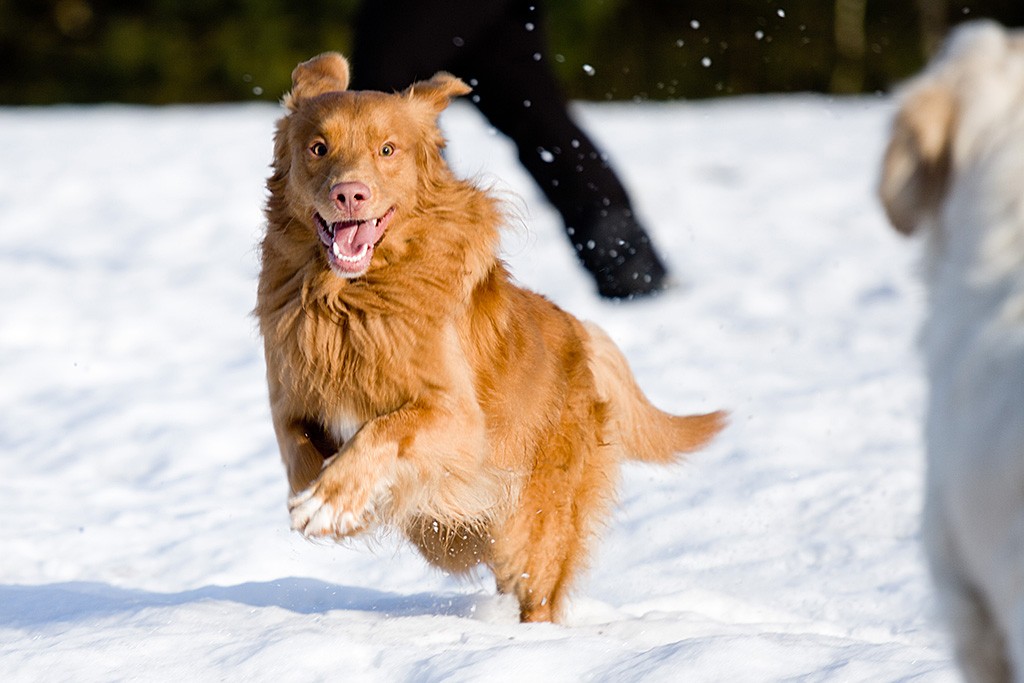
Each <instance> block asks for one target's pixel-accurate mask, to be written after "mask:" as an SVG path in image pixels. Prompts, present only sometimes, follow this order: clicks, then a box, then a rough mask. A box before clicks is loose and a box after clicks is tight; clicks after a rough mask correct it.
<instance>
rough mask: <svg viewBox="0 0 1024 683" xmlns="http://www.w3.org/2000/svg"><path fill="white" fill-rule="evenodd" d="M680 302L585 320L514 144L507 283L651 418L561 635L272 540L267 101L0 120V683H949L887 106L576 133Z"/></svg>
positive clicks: (693, 106) (505, 164)
mask: <svg viewBox="0 0 1024 683" xmlns="http://www.w3.org/2000/svg"><path fill="white" fill-rule="evenodd" d="M578 113H579V115H580V117H581V118H582V119H583V120H584V121H585V123H586V124H587V126H588V127H589V129H590V130H591V132H592V133H593V134H594V136H595V137H596V138H597V139H599V140H600V142H601V143H602V145H603V146H604V148H605V149H606V150H607V151H608V153H609V154H610V156H611V157H612V159H613V160H614V161H615V163H616V164H617V166H618V168H619V170H620V171H621V173H622V175H623V176H624V178H625V179H626V182H627V184H628V185H629V187H630V189H631V191H632V192H633V194H634V197H635V200H636V203H637V205H638V209H639V211H640V212H641V213H642V215H643V216H644V217H645V219H646V220H647V222H648V223H649V225H650V229H651V232H652V233H653V234H654V236H655V238H656V240H657V242H658V244H660V245H661V247H662V249H663V251H664V253H665V255H666V258H667V260H668V261H669V262H670V263H671V266H672V268H673V270H674V271H675V273H676V274H677V276H678V278H679V280H680V286H679V287H677V288H676V289H675V290H673V291H671V292H670V293H668V294H666V295H664V296H662V297H660V298H658V299H657V300H654V301H645V302H636V303H631V304H624V305H615V304H610V303H605V302H602V301H599V300H598V299H597V298H596V297H595V296H593V295H592V293H591V287H590V283H589V282H588V280H587V279H586V277H585V276H584V274H583V272H582V271H581V270H580V269H579V268H577V266H576V265H575V264H574V261H573V258H572V254H571V252H570V249H569V246H568V242H567V241H566V240H565V238H564V237H563V236H562V234H561V231H560V228H559V226H558V223H557V221H556V218H555V214H554V213H553V212H552V210H551V209H550V208H548V207H547V206H546V205H545V204H544V203H543V202H542V200H541V198H540V195H539V193H538V191H537V190H536V188H535V187H533V185H532V184H531V182H530V180H529V179H528V177H527V176H526V175H525V174H524V172H523V171H522V170H521V169H520V167H519V166H518V165H517V162H516V160H515V156H514V154H513V151H512V149H511V147H510V145H509V144H508V142H507V141H506V140H504V139H503V138H501V137H500V136H498V135H496V134H494V133H493V131H490V130H489V129H488V128H487V126H486V125H485V124H484V123H483V122H482V121H481V120H480V119H479V117H478V115H477V114H476V112H475V111H474V110H473V109H472V108H470V107H469V106H467V105H466V104H465V103H459V104H457V105H456V106H455V107H454V108H453V109H452V110H451V111H449V112H448V114H446V117H445V127H446V130H447V131H448V134H449V138H450V140H451V147H450V152H451V154H450V158H451V159H452V161H453V163H454V164H455V166H456V167H457V168H458V169H459V170H460V172H464V173H466V174H472V175H477V176H479V177H480V178H481V179H482V181H483V182H485V183H490V184H493V185H494V186H495V187H496V188H497V189H498V190H499V191H503V192H508V193H511V194H513V195H514V196H516V197H518V199H516V200H515V201H516V202H517V204H518V206H519V212H520V214H521V218H522V220H521V221H520V224H519V225H518V226H516V227H515V228H513V229H512V230H511V231H510V232H509V235H508V239H507V242H506V254H507V258H508V260H509V262H510V263H511V264H512V268H513V271H514V272H515V273H516V275H517V277H518V278H519V280H520V281H521V282H523V283H524V284H525V285H527V286H529V287H532V288H534V289H537V290H539V291H541V292H543V293H545V294H546V295H548V296H549V297H550V298H552V299H553V300H555V301H556V302H557V303H559V304H560V305H562V306H563V307H565V308H567V309H568V310H570V311H572V312H574V313H575V314H577V315H578V316H580V317H584V318H588V319H592V320H595V321H597V322H599V323H600V324H601V325H603V326H604V327H605V328H606V329H607V330H608V331H609V333H610V334H611V335H612V336H613V337H614V338H615V339H616V340H617V341H618V342H619V343H620V345H621V346H622V347H623V349H624V350H625V352H626V354H627V356H628V357H629V358H630V360H631V362H632V363H633V366H634V368H635V370H636V372H637V374H638V376H639V379H640V383H641V384H642V385H643V386H644V387H645V388H646V389H647V391H648V393H649V394H650V395H651V397H652V398H653V399H654V400H655V401H656V402H657V403H659V404H660V405H661V406H663V407H665V408H668V409H672V410H675V411H677V412H684V411H702V410H710V409H714V408H718V407H726V408H728V409H730V410H731V411H732V413H733V421H732V424H731V426H730V428H729V430H728V431H727V432H726V433H724V435H723V436H722V437H721V438H720V439H718V440H717V441H716V442H715V443H714V445H713V446H712V447H711V448H709V449H708V450H706V451H704V452H701V453H699V454H696V455H694V456H693V457H691V458H690V459H689V460H688V461H687V463H686V464H683V465H680V466H676V467H671V468H655V467H651V466H641V465H629V466H627V467H626V470H625V477H624V480H623V484H622V487H621V505H620V506H619V507H618V509H617V510H616V512H615V515H614V517H613V518H612V519H611V520H610V522H609V524H608V527H607V530H606V533H605V534H604V536H603V540H602V542H601V543H600V544H598V545H597V549H596V553H595V556H594V558H593V563H592V569H591V571H590V572H589V574H587V575H586V577H585V578H584V579H583V580H582V581H581V582H580V584H579V586H578V590H577V591H576V593H575V597H574V599H573V601H572V604H571V609H570V615H569V623H568V624H567V625H564V626H554V625H528V626H524V625H520V624H518V623H517V621H516V610H515V606H514V605H513V604H510V603H509V602H508V601H507V600H502V599H498V598H496V597H495V596H494V591H493V585H492V581H491V578H490V576H488V575H486V574H481V575H480V576H479V577H477V578H476V579H475V580H471V581H468V582H467V581H460V580H457V579H454V578H451V577H446V576H443V575H441V574H440V573H438V572H437V571H435V570H432V569H430V568H429V567H427V566H426V565H425V563H424V562H423V561H422V560H420V559H419V557H418V556H417V555H416V554H415V553H413V552H412V551H410V550H409V549H408V548H406V547H404V546H403V545H402V544H401V543H399V542H397V541H395V540H392V539H387V538H385V539H381V540H379V541H377V542H374V543H372V544H370V545H366V544H362V543H356V544H354V545H353V546H352V547H342V546H336V545H327V544H320V545H318V544H313V543H310V542H307V541H305V540H303V539H302V538H301V537H300V536H298V535H297V534H294V533H291V532H290V531H289V530H288V518H287V515H286V509H285V497H286V486H285V479H284V475H283V471H282V467H281V465H280V462H279V459H278V454H277V450H276V445H275V442H274V438H273V434H272V431H271V426H270V421H269V417H268V408H267V404H266V388H265V384H264V378H263V360H262V355H261V348H260V341H259V339H258V338H257V335H256V332H255V324H254V321H253V319H252V318H251V317H250V316H249V311H250V310H251V308H252V306H253V304H254V299H255V278H256V270H257V252H256V245H257V243H258V240H259V239H260V236H261V230H262V214H261V211H262V204H263V201H264V196H265V195H264V189H263V182H264V179H265V176H266V175H267V172H268V168H267V165H268V162H269V160H270V152H271V139H270V138H271V131H272V125H273V121H274V120H275V118H276V117H277V116H278V114H279V112H278V110H277V108H276V107H273V106H264V105H248V106H223V107H209V108H166V109H145V108H131V107H95V108H72V107H57V108H47V109H0V150H2V153H0V520H2V524H0V680H4V681H39V680H47V681H63V680H67V681H106V680H153V681H167V680H189V681H192V680H198V681H205V680H218V681H219V680H264V681H313V680H332V681H341V680H358V681H478V680H479V681H483V680H487V681H527V680H538V681H579V680H597V681H730V682H732V681H777V680H790V679H796V680H806V681H896V680H927V681H949V680H954V679H955V671H954V668H953V664H952V662H951V658H950V654H949V652H948V649H947V647H946V642H945V638H944V635H943V633H942V630H941V628H940V627H939V626H937V625H936V623H935V621H934V619H933V613H934V605H933V600H932V596H931V592H930V589H929V585H928V581H927V575H926V571H925V568H924V565H923V562H922V557H921V551H920V548H919V534H918V510H919V507H920V504H921V476H922V466H923V463H922V453H921V440H920V435H919V431H920V430H919V427H918V423H919V419H920V416H921V412H922V399H923V382H922V379H921V376H920V365H919V362H918V360H917V356H916V352H915V348H914V339H915V335H916V329H917V326H918V322H919V320H920V317H921V306H922V299H923V293H922V288H921V287H920V286H919V285H918V283H917V280H916V277H915V275H914V270H915V262H916V254H917V251H918V246H917V245H916V244H914V243H912V242H907V241H905V240H902V239H901V238H899V237H898V236H897V235H896V234H895V233H894V232H893V231H891V230H890V229H889V228H888V226H887V225H886V223H885V222H884V220H883V216H882V213H881V211H880V209H879V207H878V205H877V203H876V201H875V199H874V195H873V186H874V183H875V178H876V173H877V164H878V159H879V156H880V154H881V150H882V148H883V145H884V136H885V131H886V129H887V125H888V118H889V116H890V113H891V102H889V101H888V100H887V99H883V98H875V99H852V100H840V101H831V100H827V99H824V98H819V97H811V96H792V97H771V98H755V99H734V100H727V101H713V102H704V103H673V104H639V105H638V104H629V105H624V104H615V105H612V104H603V105H584V106H581V107H579V109H578Z"/></svg>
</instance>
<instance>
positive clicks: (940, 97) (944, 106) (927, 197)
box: [878, 84, 956, 235]
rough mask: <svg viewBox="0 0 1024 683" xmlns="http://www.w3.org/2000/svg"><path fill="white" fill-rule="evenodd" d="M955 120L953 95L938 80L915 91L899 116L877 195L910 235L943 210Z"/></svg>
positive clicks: (897, 224) (900, 228)
mask: <svg viewBox="0 0 1024 683" xmlns="http://www.w3.org/2000/svg"><path fill="white" fill-rule="evenodd" d="M955 119H956V102H955V101H954V99H953V94H952V92H951V91H950V90H949V89H948V88H946V87H944V86H942V85H938V84H937V85H933V86H928V87H925V88H922V89H919V90H917V91H915V92H913V93H912V94H911V95H910V96H909V97H908V98H907V99H906V101H904V103H903V105H902V106H901V107H900V110H899V113H898V114H897V115H896V120H895V121H894V122H893V128H892V136H891V137H890V139H889V146H888V148H887V149H886V151H885V158H884V160H883V162H882V177H881V182H880V183H879V186H878V194H879V197H880V198H881V200H882V206H884V207H885V212H886V214H887V215H888V216H889V220H890V221H891V222H892V224H893V227H895V228H896V229H897V230H899V231H900V232H902V233H903V234H905V235H909V234H910V233H912V232H913V231H914V229H915V228H916V227H917V226H918V225H919V224H920V222H921V219H922V218H924V217H925V216H927V215H928V214H931V213H934V212H936V211H938V209H939V204H940V203H941V202H942V197H943V195H944V194H945V192H946V185H947V183H948V181H949V174H950V162H951V154H952V146H953V132H954V125H955Z"/></svg>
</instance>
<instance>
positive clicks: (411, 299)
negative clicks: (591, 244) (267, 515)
mask: <svg viewBox="0 0 1024 683" xmlns="http://www.w3.org/2000/svg"><path fill="white" fill-rule="evenodd" d="M348 74H349V70H348V63H347V62H346V61H345V59H344V58H343V57H342V56H341V55H338V54H336V53H328V54H324V55H320V56H319V57H316V58H314V59H312V60H310V61H308V62H304V63H303V64H300V65H299V66H298V67H296V69H295V71H294V72H293V74H292V80H293V88H292V91H291V93H289V94H288V95H287V96H286V97H285V99H284V105H285V108H286V114H285V115H284V117H283V118H282V119H281V120H280V121H279V122H278V124H277V133H276V137H275V142H274V162H273V175H272V176H271V178H270V179H269V180H268V182H267V187H268V189H269V192H270V197H269V201H268V206H267V218H268V227H267V234H266V237H265V239H264V240H263V243H262V272H261V274H260V279H259V292H258V301H257V307H256V315H257V317H258V319H259V325H260V330H261V332H262V334H263V338H264V342H265V351H266V361H267V379H268V383H269V391H270V403H271V410H272V414H273V420H274V428H275V431H276V434H277V438H278V442H279V445H280V449H281V454H282V457H283V459H284V464H285V468H286V470H287V474H288V481H289V484H290V486H291V491H292V497H291V499H290V500H289V503H288V505H289V509H290V511H291V523H292V527H293V528H294V529H296V530H298V531H300V532H302V533H303V534H305V535H306V536H308V537H327V538H336V539H341V538H344V537H348V536H352V535H355V534H359V533H362V532H366V531H370V530H373V529H374V528H377V527H381V526H385V527H389V528H393V529H398V530H399V531H400V532H401V533H403V534H404V535H405V536H406V537H408V538H409V540H410V541H412V543H414V544H415V545H416V546H418V548H419V549H420V550H421V551H422V553H423V555H424V556H425V557H426V558H427V560H428V561H430V562H431V563H433V564H434V565H436V566H438V567H441V568H443V569H444V570H446V571H451V572H465V571H469V570H471V569H472V568H474V567H476V566H477V565H480V564H483V565H486V566H487V567H489V568H490V569H491V570H493V572H494V574H495V576H496V578H497V584H498V589H499V591H501V592H502V593H509V594H513V595H515V596H516V598H517V599H518V600H519V605H520V616H521V619H522V620H523V621H553V620H557V618H558V617H559V615H560V610H561V609H562V608H563V607H564V603H565V596H566V593H567V591H568V589H569V587H570V584H571V583H572V580H573V578H574V576H575V575H576V574H577V572H578V571H579V570H580V569H581V567H582V566H583V565H584V562H585V557H586V554H587V545H588V541H589V539H590V538H591V537H592V535H593V534H594V532H595V527H596V526H597V525H598V524H599V523H600V521H601V520H602V518H603V517H605V515H606V514H607V511H608V508H609V505H610V504H611V502H612V501H613V499H614V494H615V491H614V489H615V483H616V480H617V476H618V465H619V462H620V461H621V460H623V459H625V458H631V459H635V460H640V461H645V462H654V463H671V462H674V461H675V460H676V458H677V454H678V453H680V452H684V451H690V450H694V449H696V448H698V447H700V446H702V445H703V444H705V443H706V442H707V441H708V440H709V439H711V438H712V437H713V436H714V435H715V434H716V433H717V432H718V431H719V430H720V429H721V428H722V425H723V422H724V415H723V414H722V413H711V414H708V415H695V416H687V417H680V416H674V415H670V414H668V413H664V412H662V411H660V410H658V409H656V408H654V407H653V406H652V405H651V404H650V403H649V402H648V401H647V399H646V398H645V397H644V395H643V394H642V393H641V391H640V389H639V388H638V387H637V385H636V382H635V380H634V379H633V376H632V373H631V372H630V370H629V367H628V365H627V363H626V360H625V358H624V357H623V356H622V354H621V353H620V352H619V350H618V349H617V348H616V347H615V345H614V344H613V343H612V342H611V340H610V339H609V338H608V337H607V336H606V335H605V334H604V333H602V332H601V331H600V330H599V329H598V328H596V327H594V326H592V325H585V324H583V323H581V322H579V321H578V320H576V319H575V318H574V317H572V316H571V315H569V314H568V313H565V312H564V311H562V310H560V309H559V308H557V307H556V306H555V305H554V304H552V303H551V302H549V301H548V300H546V299H545V298H544V297H542V296H540V295H538V294H535V293H533V292H529V291H527V290H525V289H522V288H520V287H518V286H516V285H514V284H513V283H512V282H511V281H510V278H509V274H508V272H507V270H506V268H505V265H504V264H503V263H502V262H501V261H500V260H499V259H498V258H497V256H496V251H497V248H498V241H499V232H500V230H501V226H502V225H503V224H504V222H505V218H504V216H503V212H502V207H501V204H500V203H499V202H498V201H497V200H496V199H495V198H494V197H493V196H492V195H490V194H488V193H487V192H486V191H484V190H481V189H480V188H478V187H476V186H475V185H473V184H472V183H469V182H466V181H463V180H460V179H457V178H456V177H455V176H454V175H453V174H452V172H451V171H450V170H449V168H448V167H447V166H446V164H445V162H444V160H443V158H442V156H441V149H442V147H443V146H444V140H443V138H442V136H441V133H440V131H439V129H438V127H437V118H438V116H439V114H440V113H441V111H442V110H443V109H444V108H445V107H446V106H447V105H448V103H449V101H450V99H451V98H452V97H455V96H458V95H464V94H466V93H468V92H469V90H470V89H469V87H468V86H466V84H465V83H463V82H462V81H460V80H458V79H457V78H455V77H453V76H450V75H448V74H444V73H440V74H437V75H436V76H434V77H433V78H432V79H430V80H429V81H425V82H421V83H416V84H414V85H413V86H411V87H409V88H408V89H407V90H405V91H404V92H400V93H394V94H385V93H379V92H368V91H366V92H352V91H348V90H346V88H347V86H348Z"/></svg>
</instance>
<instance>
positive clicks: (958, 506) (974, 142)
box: [880, 22, 1024, 681]
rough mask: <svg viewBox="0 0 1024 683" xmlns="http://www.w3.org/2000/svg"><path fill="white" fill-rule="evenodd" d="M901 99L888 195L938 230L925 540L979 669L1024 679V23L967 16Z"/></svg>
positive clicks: (927, 229) (927, 338) (931, 273)
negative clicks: (1011, 25)
mask: <svg viewBox="0 0 1024 683" xmlns="http://www.w3.org/2000/svg"><path fill="white" fill-rule="evenodd" d="M901 101H902V106H901V107H900V110H899V113H898V115H897V116H896V120H895V124H894V127H893V133H892V138H891V141H890V143H889V148H888V150H887V152H886V155H885V161H884V164H883V169H882V180H881V185H880V194H881V198H882V202H883V204H884V205H885V208H886V211H887V213H888V215H889V218H890V220H891V221H892V223H893V225H895V226H896V228H897V229H898V230H900V231H901V232H904V233H908V234H909V233H911V232H921V233H924V236H925V239H926V240H927V252H926V255H925V264H924V277H925V280H926V284H927V287H928V294H929V304H928V317H927V321H926V323H925V327H924V330H923V332H922V346H923V349H924V354H925V357H926V361H927V371H928V380H929V383H930V392H929V405H928V413H927V423H926V427H925V440H926V442H927V449H928V475H927V482H926V500H925V510H924V542H925V546H926V549H927V552H928V557H929V560H930V563H931V568H932V574H933V576H934V580H935V584H936V587H937V589H938V592H939V595H940V600H941V604H942V608H943V611H944V614H945V616H946V618H947V620H948V621H949V624H950V626H951V628H952V631H953V634H954V638H955V642H956V650H957V658H958V660H959V664H960V666H961V668H962V669H963V671H964V674H965V675H966V677H967V679H968V680H972V681H1010V680H1016V681H1024V33H1022V32H1015V33H1014V32H1008V31H1005V30H1004V29H1003V28H1001V27H1000V26H998V25H996V24H994V23H991V22H980V23H974V24H969V25H967V26H964V27H961V28H960V29H958V30H957V31H956V32H955V34H954V35H953V37H952V39H951V40H950V41H949V42H948V44H947V46H946V48H945V50H944V52H943V53H942V54H941V55H940V56H939V57H938V58H937V59H936V60H935V61H934V62H933V63H932V64H931V65H930V66H929V67H928V69H927V70H926V71H925V72H924V73H923V74H922V75H920V76H919V77H917V78H916V79H915V80H914V81H912V82H911V83H910V84H909V85H908V87H907V89H906V91H905V93H904V95H903V98H902V100H901Z"/></svg>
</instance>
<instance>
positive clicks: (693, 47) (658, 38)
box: [0, 0, 1024, 104]
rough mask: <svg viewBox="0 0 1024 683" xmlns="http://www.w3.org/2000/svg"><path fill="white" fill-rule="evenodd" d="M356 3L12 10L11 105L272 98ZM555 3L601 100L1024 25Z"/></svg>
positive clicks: (869, 12) (766, 1) (784, 87)
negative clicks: (844, 39)
mask: <svg viewBox="0 0 1024 683" xmlns="http://www.w3.org/2000/svg"><path fill="white" fill-rule="evenodd" d="M367 1H371V2H372V1H373V0H367ZM425 1H426V0H425ZM481 1H486V0H481ZM358 2H359V0H333V1H330V2H329V1H327V0H305V1H302V2H297V1H296V0H191V1H189V2H183V1H181V0H0V65H2V67H0V104H38V103H51V102H97V101H119V102H140V103H169V102H213V101H239V100H255V99H263V100H275V99H277V98H279V97H280V96H281V94H282V93H283V92H284V91H285V90H287V89H288V86H289V74H290V73H291V69H292V67H293V66H294V65H295V64H296V63H298V62H299V61H302V60H303V59H306V58H308V57H310V56H312V55H314V54H316V53H318V52H322V51H324V50H340V51H342V52H348V51H349V49H350V46H351V40H352V36H351V33H350V24H351V19H352V16H353V14H354V12H355V10H356V8H357V4H358ZM838 2H853V3H854V4H855V5H857V3H862V6H861V9H862V10H863V11H862V15H863V21H862V22H858V24H857V29H856V31H854V33H855V34H856V35H855V37H856V38H857V39H858V40H859V41H860V42H859V44H861V45H862V47H863V49H862V51H861V52H860V54H856V55H854V56H853V57H852V58H851V57H850V56H849V55H848V54H844V53H843V49H842V48H840V47H838V46H837V40H836V31H835V27H836V6H837V4H838ZM547 7H548V17H549V19H550V27H549V29H550V30H549V39H550V47H551V51H550V58H551V59H552V61H553V65H554V66H555V68H556V70H557V71H558V73H559V75H560V76H561V78H562V80H563V82H564V83H565V85H566V89H567V90H568V92H569V95H570V96H571V97H573V98H582V99H598V100H603V99H670V98H677V97H708V96H716V95H726V94H743V93H757V92H777V91H794V90H813V91H820V92H843V91H850V90H853V91H867V92H871V91H876V90H882V89H886V88H888V87H889V86H890V85H891V84H893V83H894V82H896V81H898V80H901V79H903V78H905V77H906V76H907V75H909V74H911V73H913V72H914V71H916V70H917V69H918V68H920V66H921V65H922V64H923V62H924V60H925V58H926V52H927V50H928V48H929V46H930V45H931V44H932V42H933V41H931V40H930V38H934V37H936V34H937V33H938V34H940V33H941V32H942V31H943V30H944V29H945V28H946V27H947V26H948V25H950V24H952V23H955V22H957V21H961V20H963V19H965V18H975V17H979V16H991V17H995V18H998V19H1001V20H1003V21H1004V22H1007V23H1008V24H1011V25H1019V24H1020V23H1022V22H1024V3H1020V2H1019V1H1018V0H982V1H981V2H964V1H961V0H957V1H955V2H954V1H947V0H916V1H914V2H911V1H909V0H905V1H904V2H890V1H888V0H886V1H883V0H687V1H682V0H556V1H554V2H550V3H548V5H547ZM922 8H928V9H930V10H931V12H930V16H931V19H930V20H925V19H924V14H923V13H922ZM858 16H860V15H858ZM936 17H937V19H936ZM395 39H396V40H401V37H400V36H396V37H395ZM855 44H857V43H855ZM354 68H358V65H354Z"/></svg>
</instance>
